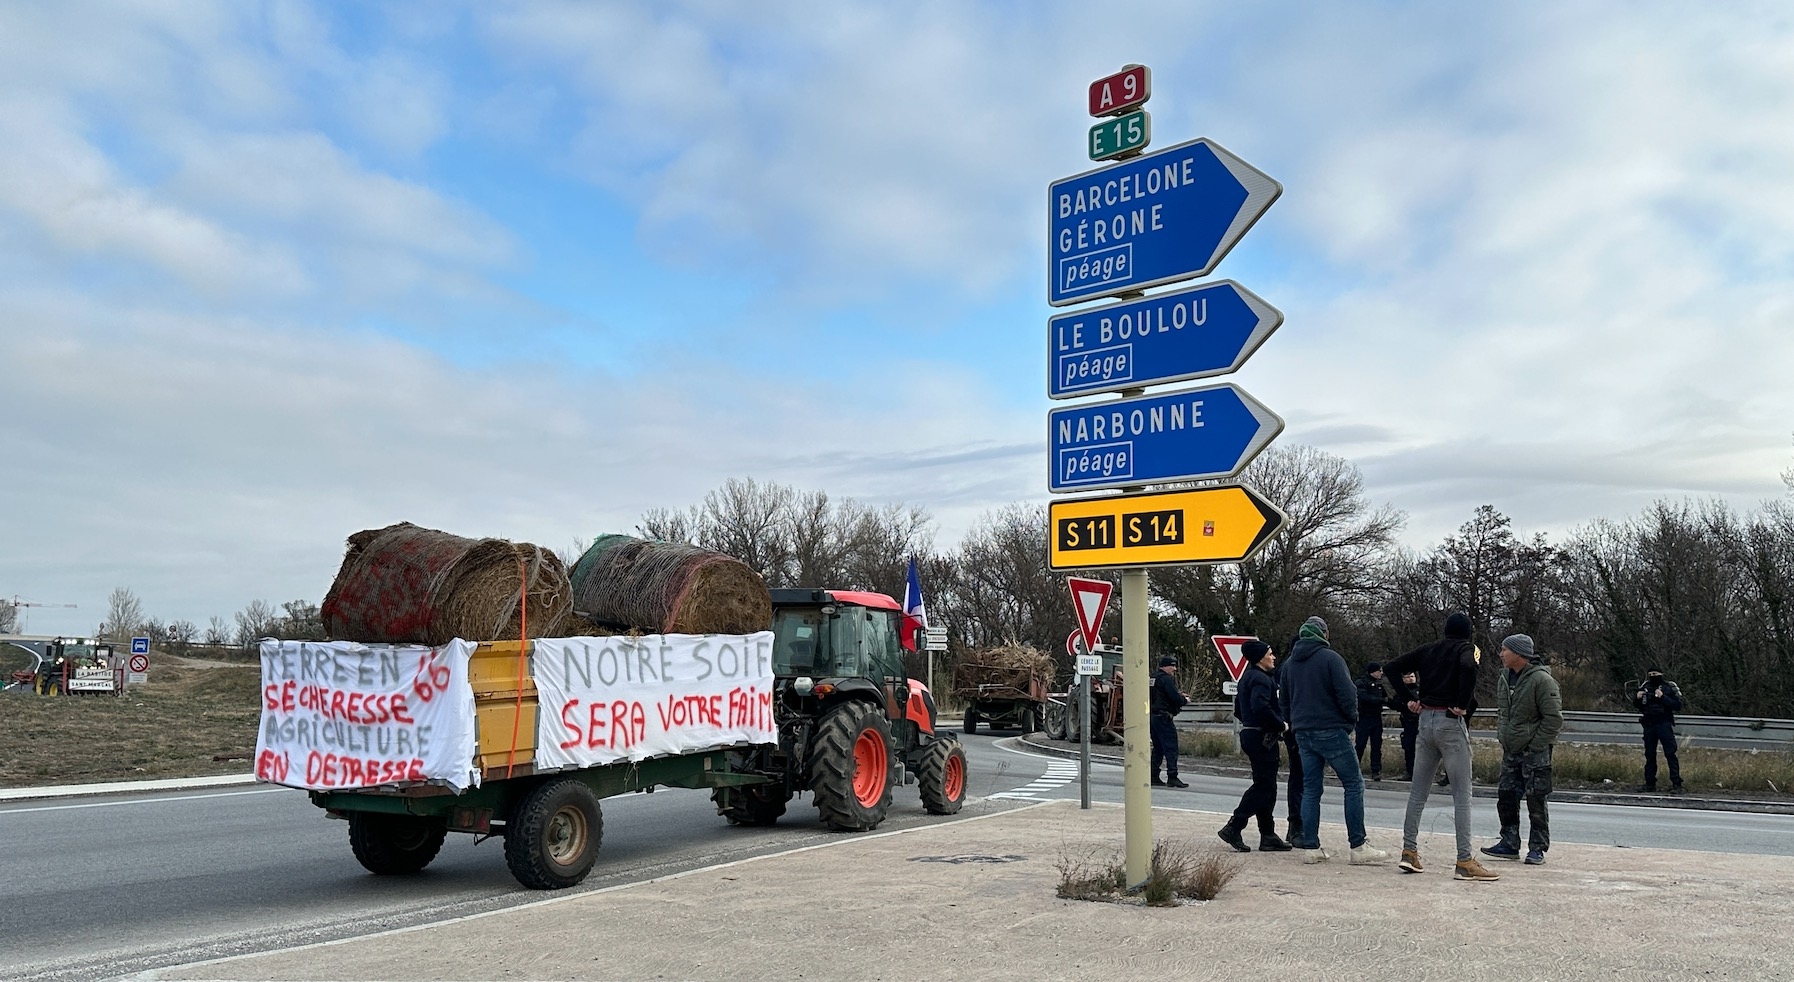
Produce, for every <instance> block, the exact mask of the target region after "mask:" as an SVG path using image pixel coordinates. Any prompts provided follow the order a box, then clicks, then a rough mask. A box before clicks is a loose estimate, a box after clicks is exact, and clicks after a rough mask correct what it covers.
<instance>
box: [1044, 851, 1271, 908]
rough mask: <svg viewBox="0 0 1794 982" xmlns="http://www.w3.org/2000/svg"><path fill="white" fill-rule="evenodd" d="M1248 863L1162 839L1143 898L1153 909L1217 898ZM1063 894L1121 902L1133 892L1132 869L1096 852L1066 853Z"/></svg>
mask: <svg viewBox="0 0 1794 982" xmlns="http://www.w3.org/2000/svg"><path fill="white" fill-rule="evenodd" d="M1241 866H1242V864H1241V863H1240V861H1239V860H1237V859H1235V858H1233V857H1232V856H1231V855H1228V854H1225V853H1221V852H1216V851H1213V850H1202V849H1197V848H1195V847H1193V846H1191V845H1189V844H1188V843H1185V842H1179V841H1173V840H1171V839H1159V840H1158V841H1156V842H1154V843H1153V845H1152V861H1151V865H1150V867H1148V871H1147V875H1146V883H1145V884H1144V885H1143V886H1142V887H1141V888H1140V898H1141V899H1142V900H1144V901H1145V902H1146V903H1147V905H1149V906H1153V907H1175V906H1177V904H1178V903H1180V902H1181V901H1184V900H1213V899H1215V897H1216V896H1218V895H1219V894H1220V893H1221V889H1222V888H1223V887H1225V886H1227V884H1228V883H1229V882H1230V881H1232V880H1233V878H1234V877H1235V876H1238V875H1239V872H1240V869H1241ZM1054 868H1055V869H1057V870H1058V871H1059V888H1058V890H1057V891H1056V893H1057V895H1058V896H1059V897H1060V898H1061V899H1064V900H1092V901H1117V900H1120V899H1121V898H1122V897H1123V896H1125V895H1126V894H1127V867H1126V865H1125V864H1124V863H1123V862H1122V861H1121V860H1120V859H1119V858H1111V859H1108V860H1099V859H1098V858H1096V857H1095V856H1094V855H1091V854H1086V855H1083V856H1078V857H1062V858H1061V859H1060V860H1059V862H1058V864H1056V865H1055V867H1054Z"/></svg>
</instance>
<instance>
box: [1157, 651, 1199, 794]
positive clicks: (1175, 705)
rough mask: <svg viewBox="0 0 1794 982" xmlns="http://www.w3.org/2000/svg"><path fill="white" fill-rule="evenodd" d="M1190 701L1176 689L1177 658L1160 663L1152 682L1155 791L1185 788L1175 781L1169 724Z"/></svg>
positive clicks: (1173, 743) (1172, 733) (1173, 734)
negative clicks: (1161, 763) (1162, 768)
mask: <svg viewBox="0 0 1794 982" xmlns="http://www.w3.org/2000/svg"><path fill="white" fill-rule="evenodd" d="M1189 701H1190V697H1189V696H1187V695H1184V693H1183V692H1182V691H1181V690H1180V689H1178V687H1177V657H1176V656H1175V655H1165V656H1164V657H1162V658H1160V659H1159V670H1158V672H1157V673H1156V674H1154V675H1153V678H1152V693H1151V703H1152V727H1151V730H1152V783H1153V785H1154V786H1155V787H1161V788H1165V787H1170V788H1187V787H1189V785H1188V784H1185V783H1184V782H1183V781H1180V780H1178V779H1177V726H1176V724H1174V723H1172V722H1171V719H1172V717H1174V716H1176V715H1177V714H1178V712H1179V711H1181V710H1182V709H1183V708H1184V704H1185V703H1187V702H1189ZM1161 759H1162V760H1164V762H1165V780H1163V781H1161V780H1159V761H1160V760H1161Z"/></svg>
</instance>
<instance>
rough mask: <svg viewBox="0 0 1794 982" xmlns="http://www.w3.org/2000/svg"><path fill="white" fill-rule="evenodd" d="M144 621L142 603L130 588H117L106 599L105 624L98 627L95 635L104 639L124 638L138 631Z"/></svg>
mask: <svg viewBox="0 0 1794 982" xmlns="http://www.w3.org/2000/svg"><path fill="white" fill-rule="evenodd" d="M145 620H146V618H145V617H144V613H143V601H141V600H139V599H137V594H135V593H132V592H131V588H130V587H122V586H121V587H119V588H117V589H115V590H113V591H112V594H111V595H110V596H108V597H107V598H106V623H104V624H101V625H100V629H99V631H97V632H96V633H97V634H98V635H99V636H100V637H104V638H113V639H115V640H116V639H119V638H126V637H129V636H130V635H131V632H133V631H136V630H138V629H139V628H140V627H141V626H142V625H143V622H144V621H145Z"/></svg>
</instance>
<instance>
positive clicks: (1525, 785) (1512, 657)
mask: <svg viewBox="0 0 1794 982" xmlns="http://www.w3.org/2000/svg"><path fill="white" fill-rule="evenodd" d="M1539 658H1540V655H1539V653H1538V652H1536V651H1535V650H1534V648H1533V644H1532V638H1531V637H1530V636H1528V635H1525V634H1513V635H1509V636H1508V637H1507V638H1506V639H1505V640H1503V641H1502V642H1501V664H1502V667H1503V668H1505V669H1507V671H1505V672H1502V673H1501V679H1500V681H1498V682H1497V683H1496V686H1495V706H1496V709H1497V711H1498V712H1499V713H1500V724H1499V726H1498V728H1497V729H1496V736H1497V737H1498V738H1499V739H1500V741H1501V788H1500V790H1499V791H1498V793H1497V794H1496V798H1495V813H1496V814H1497V815H1499V816H1500V817H1501V841H1500V842H1497V843H1495V844H1494V845H1492V846H1484V847H1483V855H1485V856H1492V857H1494V858H1495V859H1518V858H1519V856H1520V796H1521V795H1522V794H1523V793H1524V795H1525V796H1526V817H1527V825H1528V829H1527V834H1526V864H1527V865H1528V866H1542V865H1544V862H1545V851H1546V850H1548V849H1550V848H1551V819H1550V816H1549V815H1548V814H1547V813H1546V811H1545V800H1546V799H1547V798H1549V797H1550V796H1551V745H1552V744H1553V743H1555V742H1556V741H1557V734H1558V733H1559V732H1561V731H1562V730H1563V728H1564V701H1563V696H1562V695H1561V694H1559V692H1558V691H1557V680H1556V679H1554V678H1552V677H1551V673H1550V672H1549V671H1546V669H1545V666H1543V665H1540V664H1539Z"/></svg>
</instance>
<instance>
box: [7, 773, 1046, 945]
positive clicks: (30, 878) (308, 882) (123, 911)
mask: <svg viewBox="0 0 1794 982" xmlns="http://www.w3.org/2000/svg"><path fill="white" fill-rule="evenodd" d="M969 763H970V765H971V766H970V772H969V775H968V777H969V780H970V786H969V789H968V790H969V794H971V795H972V796H974V800H971V801H968V803H967V805H966V807H965V809H964V811H963V812H961V816H963V817H970V816H972V815H979V814H987V813H989V812H991V811H996V810H1002V809H1007V808H1015V807H1019V806H1020V805H1022V804H1023V802H1018V801H1008V800H1004V799H989V798H987V797H986V796H988V795H990V794H992V793H993V792H997V791H1002V790H1005V789H1008V788H1014V787H1018V786H1021V785H1025V784H1026V783H1027V782H1028V781H1030V780H1031V779H1033V778H1034V777H1036V776H1038V775H1039V774H1040V773H1042V771H1043V770H1044V768H1045V763H1044V762H1042V761H1039V760H1036V759H1034V758H1028V757H1018V756H1015V755H1012V754H1003V753H997V752H994V751H989V750H985V749H982V748H981V749H979V750H978V751H976V752H975V755H974V756H973V757H972V759H971V760H970V761H969ZM603 812H604V837H603V845H602V847H601V852H600V856H599V860H598V866H597V868H596V869H594V870H593V873H592V875H591V876H590V877H589V878H588V879H587V880H586V881H585V883H583V884H581V885H580V886H579V887H576V888H575V889H577V890H594V889H601V888H604V887H609V886H615V885H618V884H623V883H630V882H637V881H641V880H647V879H652V878H654V877H657V876H664V875H667V874H669V873H673V872H677V871H680V870H686V869H695V868H698V867H702V866H709V865H713V864H716V863H722V862H729V861H731V860H738V859H745V858H748V857H750V856H755V855H763V854H767V853H774V852H782V851H785V850H788V849H794V848H799V847H802V846H805V845H812V844H815V843H819V842H827V841H837V840H838V839H839V837H840V836H841V835H842V833H836V832H830V831H828V830H826V829H824V828H823V827H822V826H821V825H820V824H819V823H818V822H817V821H816V811H815V808H814V807H813V806H812V805H811V804H810V800H809V798H808V797H804V798H802V799H799V800H797V801H795V802H793V805H792V808H791V810H790V811H789V812H788V813H787V814H786V817H785V818H783V819H781V820H780V821H779V823H778V824H777V825H776V826H774V827H772V828H743V827H737V826H731V825H729V824H728V823H726V822H724V821H723V820H722V819H721V818H719V817H717V815H716V812H715V809H714V808H713V807H712V806H711V804H710V800H709V793H708V792H702V791H687V790H682V789H662V790H659V791H656V792H654V793H652V794H633V795H623V796H618V797H613V798H607V799H605V800H604V802H603ZM952 820H953V819H952V818H946V817H941V816H930V815H927V814H925V813H924V812H923V811H922V808H921V804H920V801H919V799H918V798H917V795H916V790H915V788H913V787H910V788H903V789H899V790H898V791H897V792H896V794H895V800H894V802H893V804H892V809H891V814H890V817H889V818H887V819H886V821H885V823H884V824H883V825H881V826H880V831H888V830H893V829H902V828H908V827H912V826H917V825H924V824H933V823H940V822H947V821H952ZM0 855H4V856H5V857H6V862H5V870H6V873H5V875H4V876H0V978H5V979H19V980H37V979H57V980H62V979H70V980H75V979H101V978H110V977H114V976H117V975H120V974H124V973H129V972H138V971H142V970H145V969H149V968H154V967H158V966H162V965H171V964H178V963H182V962H190V961H197V960H200V959H205V958H214V957H221V956H224V955H229V954H237V953H241V952H247V951H256V950H266V949H269V948H278V947H285V946H288V945H291V944H301V943H307V942H311V941H321V940H328V939H331V938H339V937H349V936H353V935H357V934H364V933H367V932H369V931H375V930H384V929H387V928H393V927H402V926H405V925H408V924H416V923H424V922H426V921H434V920H438V919H441V918H444V917H452V916H458V915H462V914H470V913H475V912H478V911H483V910H492V909H497V908H501V907H507V906H513V905H516V904H520V903H527V902H529V901H531V900H535V899H539V898H540V897H541V896H543V895H542V894H541V893H538V892H535V891H529V890H525V889H524V888H522V887H520V886H519V885H518V884H517V882H516V881H515V880H514V879H512V878H511V874H510V872H509V871H508V870H507V869H506V868H505V862H504V844H503V842H502V841H500V840H496V839H494V840H488V841H486V842H483V843H477V844H476V842H475V840H474V838H473V837H472V836H469V835H451V836H449V838H448V842H447V843H446V844H444V846H443V848H442V852H441V854H440V855H439V856H438V857H437V859H436V861H435V862H433V863H432V864H431V865H430V867H429V868H428V869H426V870H425V871H424V872H423V873H422V874H420V875H418V876H415V877H378V876H373V875H371V874H369V873H367V872H366V871H365V870H363V869H362V868H361V866H360V865H359V864H358V863H357V862H356V861H355V857H354V856H353V854H352V853H351V852H350V850H349V838H348V825H347V824H346V823H344V822H339V821H331V820H329V819H326V818H325V817H324V813H323V812H322V811H320V810H318V809H317V808H315V807H313V806H312V805H311V803H310V802H309V800H308V799H307V798H306V796H305V795H304V793H302V792H299V791H293V790H288V789H280V788H268V787H262V786H253V787H246V788H242V789H237V790H221V791H209V792H168V793H160V794H142V795H131V796H120V797H112V798H100V799H95V798H82V799H77V800H68V799H61V800H57V799H52V800H47V801H40V802H32V803H29V804H25V803H19V804H7V803H4V802H0Z"/></svg>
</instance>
